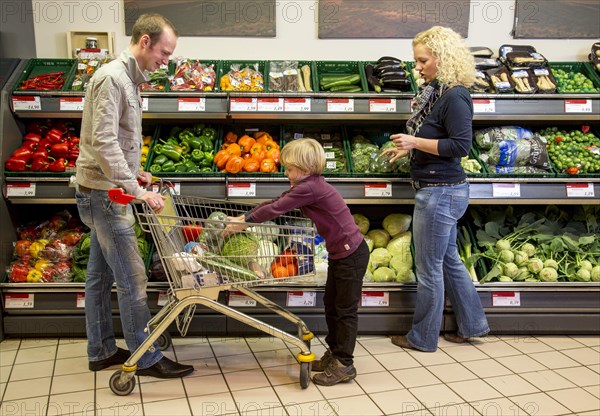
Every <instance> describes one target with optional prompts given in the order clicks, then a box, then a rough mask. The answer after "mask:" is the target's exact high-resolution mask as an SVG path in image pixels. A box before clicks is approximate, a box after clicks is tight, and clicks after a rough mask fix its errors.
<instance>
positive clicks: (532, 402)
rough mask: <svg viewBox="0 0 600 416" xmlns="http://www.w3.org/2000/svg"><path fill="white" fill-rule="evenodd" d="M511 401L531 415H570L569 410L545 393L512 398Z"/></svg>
mask: <svg viewBox="0 0 600 416" xmlns="http://www.w3.org/2000/svg"><path fill="white" fill-rule="evenodd" d="M509 399H510V400H512V401H513V402H515V403H516V404H517V405H518V406H519V407H520V408H521V409H523V410H524V411H525V412H526V413H527V414H529V415H544V416H555V415H565V414H569V413H570V411H569V409H567V408H566V407H564V406H563V405H561V404H560V403H559V402H557V401H556V400H554V399H552V397H551V396H549V395H547V394H545V393H535V394H525V395H522V396H511V397H509Z"/></svg>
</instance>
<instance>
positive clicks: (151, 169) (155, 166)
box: [150, 163, 162, 173]
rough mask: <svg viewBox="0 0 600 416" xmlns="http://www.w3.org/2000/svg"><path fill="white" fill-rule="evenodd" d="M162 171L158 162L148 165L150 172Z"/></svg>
mask: <svg viewBox="0 0 600 416" xmlns="http://www.w3.org/2000/svg"><path fill="white" fill-rule="evenodd" d="M159 172H162V166H161V165H158V164H156V163H155V164H153V165H150V173H159Z"/></svg>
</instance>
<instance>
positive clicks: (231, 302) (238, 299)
mask: <svg viewBox="0 0 600 416" xmlns="http://www.w3.org/2000/svg"><path fill="white" fill-rule="evenodd" d="M227 305H228V306H232V307H234V308H235V307H238V308H239V307H250V306H256V301H255V300H254V299H252V298H251V297H249V296H247V295H245V294H243V293H242V292H229V297H228V299H227Z"/></svg>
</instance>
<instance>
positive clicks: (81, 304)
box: [75, 293, 85, 308]
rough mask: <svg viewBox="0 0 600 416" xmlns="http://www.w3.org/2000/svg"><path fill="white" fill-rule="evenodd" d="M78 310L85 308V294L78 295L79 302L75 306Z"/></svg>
mask: <svg viewBox="0 0 600 416" xmlns="http://www.w3.org/2000/svg"><path fill="white" fill-rule="evenodd" d="M75 306H76V307H77V308H85V293H78V294H77V302H76V304H75Z"/></svg>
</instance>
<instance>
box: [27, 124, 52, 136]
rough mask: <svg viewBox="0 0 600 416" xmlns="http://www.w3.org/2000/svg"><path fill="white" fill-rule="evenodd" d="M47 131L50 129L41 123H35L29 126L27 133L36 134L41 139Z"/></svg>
mask: <svg viewBox="0 0 600 416" xmlns="http://www.w3.org/2000/svg"><path fill="white" fill-rule="evenodd" d="M46 131H48V128H47V127H46V126H44V125H43V124H42V123H40V122H39V121H34V122H33V123H29V124H28V125H27V133H34V134H37V135H38V136H40V137H41V136H43V135H44V134H46Z"/></svg>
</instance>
